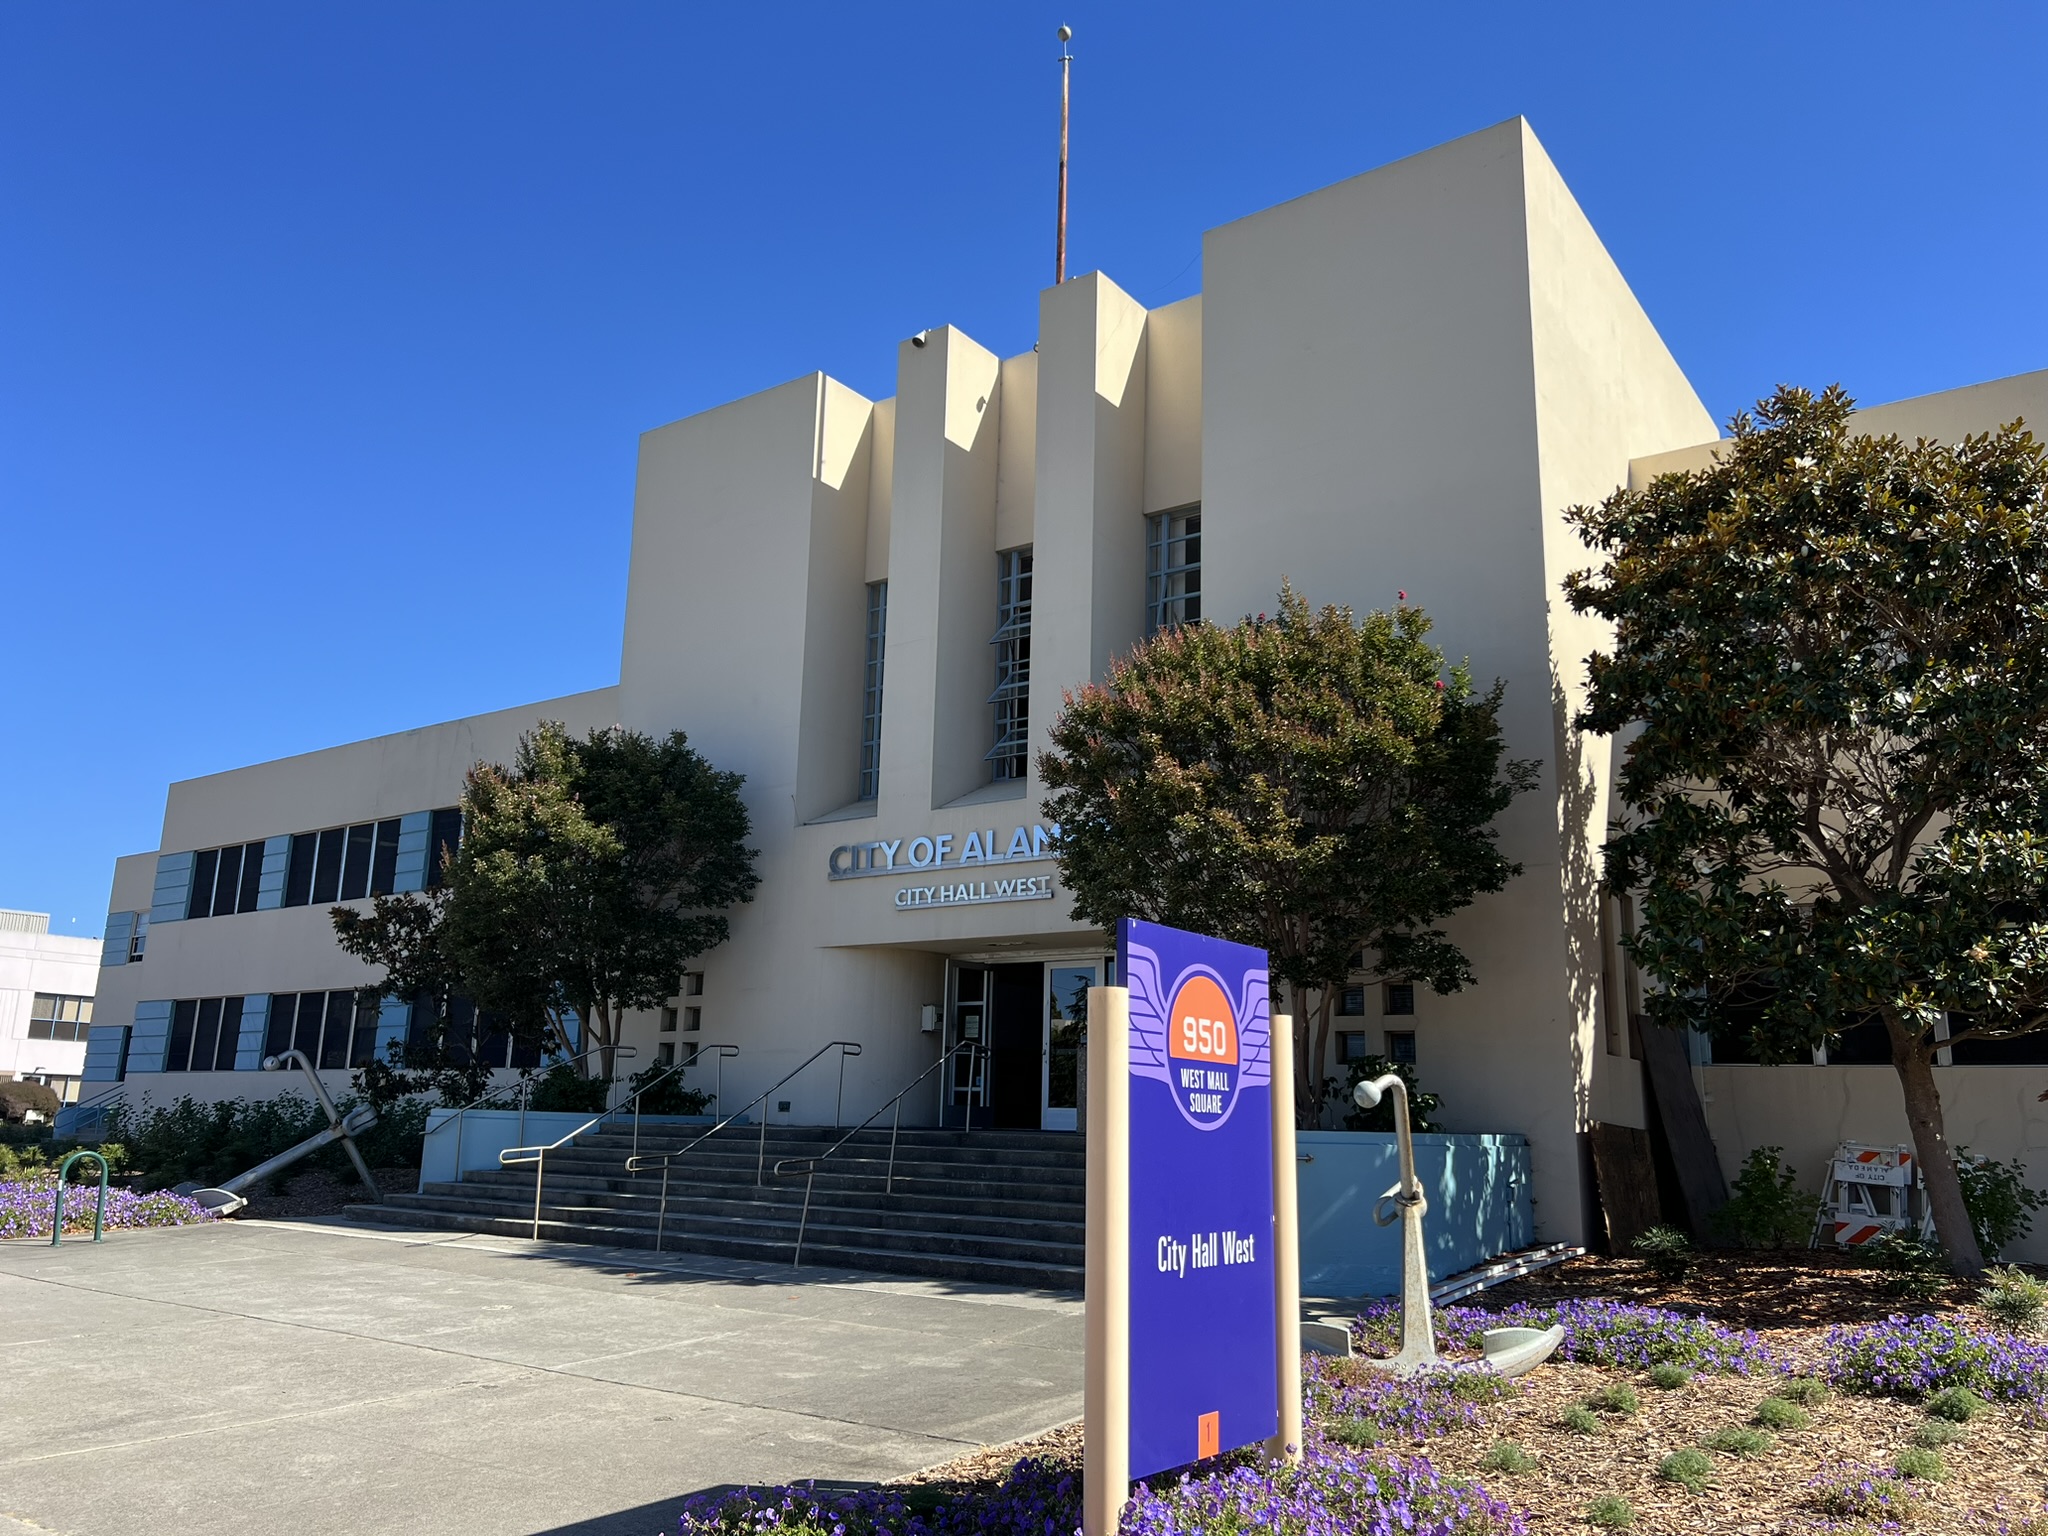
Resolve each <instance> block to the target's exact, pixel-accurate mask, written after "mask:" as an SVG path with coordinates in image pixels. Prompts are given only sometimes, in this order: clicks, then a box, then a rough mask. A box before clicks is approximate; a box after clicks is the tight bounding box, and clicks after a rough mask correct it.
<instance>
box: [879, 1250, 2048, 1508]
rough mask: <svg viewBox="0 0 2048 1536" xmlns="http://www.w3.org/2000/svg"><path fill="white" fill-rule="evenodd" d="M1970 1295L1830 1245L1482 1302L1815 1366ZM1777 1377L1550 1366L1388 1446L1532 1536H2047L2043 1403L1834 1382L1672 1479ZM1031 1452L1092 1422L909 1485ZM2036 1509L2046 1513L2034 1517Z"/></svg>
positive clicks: (1515, 1292) (988, 1481) (1576, 1274)
mask: <svg viewBox="0 0 2048 1536" xmlns="http://www.w3.org/2000/svg"><path fill="white" fill-rule="evenodd" d="M1974 1294H1975V1291H1974V1287H1972V1286H1970V1285H1967V1284H1964V1283H1961V1282H1958V1283H1956V1284H1954V1285H1953V1286H1951V1287H1949V1288H1948V1290H1947V1292H1946V1294H1944V1295H1942V1296H1940V1297H1938V1298H1936V1299H1934V1300H1931V1301H1924V1300H1923V1301H1917V1302H1912V1303H1907V1302H1903V1301H1901V1300H1899V1299H1898V1298H1896V1297H1894V1296H1891V1295H1888V1294H1886V1293H1885V1291H1884V1289H1883V1288H1882V1286H1881V1285H1880V1284H1879V1277H1877V1276H1875V1275H1873V1274H1872V1272H1871V1271H1870V1270H1868V1269H1861V1268H1857V1267H1855V1266H1853V1265H1852V1264H1850V1263H1848V1262H1846V1261H1844V1260H1842V1259H1840V1258H1838V1257H1837V1256H1835V1255H1833V1254H1827V1253H1805V1252H1785V1253H1778V1254H1768V1253H1767V1254H1756V1253H1744V1254H1703V1255H1700V1256H1699V1257H1698V1259H1697V1261H1696V1263H1695V1265H1694V1267H1693V1269H1692V1270H1691V1272H1690V1273H1689V1274H1688V1275H1687V1276H1686V1277H1685V1278H1684V1279H1682V1280H1676V1281H1672V1280H1666V1279H1662V1278H1660V1277H1659V1276H1658V1275H1656V1274H1655V1273H1654V1272H1653V1271H1652V1270H1651V1268H1650V1266H1649V1265H1648V1264H1646V1263H1644V1262H1642V1261H1639V1260H1634V1259H1608V1258H1586V1259H1580V1260H1576V1261H1574V1262H1572V1263H1569V1264H1565V1265H1561V1266H1559V1267H1557V1268H1555V1269H1551V1270H1547V1271H1543V1272H1541V1273H1539V1274H1536V1275H1532V1276H1528V1277H1525V1278H1523V1279H1520V1280H1516V1281H1513V1282H1510V1283H1509V1284H1506V1285H1502V1286H1498V1287H1496V1288H1494V1289H1493V1290H1491V1291H1488V1292H1485V1293H1484V1294H1483V1295H1480V1296H1477V1297H1474V1298H1471V1304H1472V1305H1475V1306H1482V1307H1484V1308H1486V1309H1487V1310H1489V1311H1491V1310H1497V1309H1500V1308H1504V1307H1508V1306H1511V1305H1513V1304H1515V1303H1518V1302H1519V1303H1527V1304H1530V1305H1534V1306H1539V1307H1542V1306H1553V1305H1556V1304H1558V1303H1561V1302H1566V1301H1574V1300H1582V1299H1592V1298H1599V1299H1604V1300H1607V1301H1614V1302H1624V1303H1628V1304H1632V1305H1637V1306H1652V1307H1659V1308H1664V1309H1667V1310H1670V1311H1674V1312H1681V1313H1692V1314H1696V1315H1698V1316H1701V1317H1703V1318H1706V1319H1709V1320H1711V1321H1713V1322H1715V1323H1718V1324H1720V1325H1722V1326H1724V1327H1729V1328H1736V1329H1750V1330H1754V1331H1755V1332H1756V1334H1757V1335H1758V1337H1759V1340H1760V1342H1761V1343H1762V1344H1763V1346H1764V1347H1766V1348H1767V1349H1769V1350H1770V1351H1772V1352H1773V1353H1774V1354H1776V1355H1778V1356H1779V1357H1781V1358H1784V1359H1787V1360H1789V1361H1791V1362H1793V1363H1794V1365H1795V1368H1797V1369H1800V1370H1811V1371H1812V1372H1814V1373H1816V1374H1818V1372H1819V1370H1820V1364H1821V1360H1822V1357H1823V1353H1824V1351H1823V1341H1824V1339H1825V1336H1826V1333H1827V1330H1828V1329H1829V1328H1830V1327H1832V1326H1836V1325H1844V1324H1846V1325H1852V1326H1853V1325H1859V1324H1867V1323H1874V1322H1879V1321H1881V1320H1883V1319H1884V1318H1886V1317H1889V1316H1892V1315H1894V1314H1899V1313H1906V1314H1910V1315H1917V1314H1920V1313H1929V1312H1932V1313H1937V1314H1947V1315H1951V1316H1953V1317H1954V1319H1955V1320H1956V1321H1958V1322H1964V1323H1968V1324H1970V1325H1972V1326H1977V1327H1985V1328H1992V1327H1995V1325H1994V1324H1992V1322H1991V1321H1990V1319H1988V1318H1986V1317H1985V1316H1983V1315H1982V1314H1981V1313H1980V1312H1979V1311H1978V1310H1977V1309H1976V1308H1975V1307H1974V1306H1973V1305H1972V1304H1971V1302H1972V1298H1973V1297H1974ZM1782 1380H1783V1378H1781V1377H1779V1376H1777V1375H1775V1374H1770V1373H1764V1374H1758V1375H1750V1376H1743V1375H1733V1374H1716V1373H1701V1374H1697V1375H1694V1376H1692V1377H1690V1378H1689V1379H1688V1380H1686V1381H1685V1382H1684V1384H1683V1385H1681V1386H1678V1387H1675V1388H1671V1389H1659V1388H1658V1387H1656V1386H1654V1385H1652V1384H1651V1382H1650V1380H1649V1378H1648V1374H1647V1372H1645V1371H1640V1370H1621V1369H1609V1368H1604V1367H1599V1366H1593V1365H1584V1364H1573V1363H1567V1362H1558V1361H1552V1362H1550V1363H1548V1364H1545V1365H1543V1366H1541V1367H1539V1368H1538V1369H1537V1370H1536V1371H1534V1372H1533V1373H1531V1374H1530V1375H1528V1376H1526V1377H1523V1378H1521V1380H1520V1381H1518V1382H1516V1383H1513V1384H1512V1386H1511V1390H1510V1391H1509V1392H1508V1393H1507V1394H1506V1395H1505V1396H1504V1397H1503V1398H1502V1400H1501V1401H1499V1402H1497V1403H1490V1404H1486V1405H1484V1406H1483V1407H1482V1409H1481V1410H1480V1412H1479V1414H1478V1422H1477V1423H1475V1424H1470V1425H1462V1426H1458V1427H1454V1428H1451V1429H1450V1430H1448V1432H1446V1433H1443V1434H1440V1435H1436V1436H1434V1437H1432V1438H1430V1439H1428V1440H1427V1441H1425V1442H1422V1443H1419V1444H1416V1443H1413V1442H1403V1441H1398V1440H1394V1441H1389V1442H1387V1443H1386V1446H1385V1448H1386V1449H1387V1450H1388V1451H1389V1452H1391V1453H1393V1454H1397V1455H1407V1454H1417V1453H1419V1454H1422V1455H1426V1456H1427V1457H1428V1458H1429V1459H1430V1461H1431V1462H1432V1463H1434V1465H1435V1466H1436V1467H1437V1468H1438V1470H1439V1471H1440V1472H1442V1473H1443V1474H1445V1475H1446V1476H1448V1477H1455V1478H1469V1479H1471V1480H1474V1481H1476V1482H1479V1483H1482V1484H1484V1485H1485V1486H1486V1487H1487V1488H1488V1489H1490V1490H1491V1491H1492V1492H1493V1493H1494V1494H1496V1495H1497V1496H1499V1497H1500V1498H1502V1499H1505V1500H1507V1501H1508V1502H1509V1503H1510V1504H1511V1505H1512V1506H1513V1507H1514V1508H1515V1509H1516V1510H1517V1511H1519V1512H1520V1514H1521V1516H1522V1518H1523V1520H1524V1521H1525V1522H1526V1528H1527V1530H1528V1531H1529V1532H1530V1533H1532V1536H1561V1533H1565V1532H1572V1533H1575V1536H1584V1533H1586V1532H1588V1531H1592V1530H1596V1529H1598V1527H1597V1526H1595V1525H1594V1524H1592V1523H1590V1522H1589V1519H1588V1514H1589V1509H1590V1506H1591V1505H1592V1504H1593V1503H1594V1501H1595V1500H1597V1499H1599V1498H1601V1497H1602V1496H1603V1495H1606V1496H1613V1497H1617V1498H1619V1499H1622V1500H1625V1501H1626V1502H1627V1505H1628V1507H1629V1515H1630V1517H1631V1520H1632V1523H1630V1524H1628V1525H1627V1526H1625V1527H1622V1528H1625V1529H1628V1530H1632V1531H1638V1532H1644V1533H1653V1536H1663V1533H1673V1536H1677V1533H1684V1536H1695V1533H1724V1532H1725V1533H1731V1536H1732V1533H1742V1536H1752V1533H1754V1536H1776V1533H1788V1536H1789V1533H1800V1536H1807V1533H1814V1532H1823V1531H1826V1532H1840V1533H1845V1536H1846V1533H1861V1532H1878V1531H1887V1532H1890V1531H1898V1532H1915V1533H1918V1532H1925V1533H1929V1536H1963V1533H1971V1536H1998V1533H2000V1532H2001V1531H2003V1530H2007V1529H2010V1530H2011V1531H2013V1532H2014V1533H2015V1536H2048V1518H2043V1516H2044V1510H2048V1417H2044V1415H2043V1409H2042V1407H2041V1405H2038V1404H2035V1405H2027V1404H2012V1403H1993V1404H1990V1405H1989V1406H1988V1407H1986V1408H1985V1409H1984V1411H1983V1412H1982V1413H1981V1414H1979V1415H1978V1416H1977V1417H1976V1418H1974V1419H1973V1420H1971V1421H1970V1422H1968V1423H1965V1424H1958V1425H1953V1426H1947V1425H1946V1421H1937V1420H1934V1419H1932V1418H1931V1417H1930V1415H1929V1413H1928V1411H1927V1409H1926V1408H1925V1407H1924V1406H1923V1405H1921V1404H1919V1403H1915V1402H1908V1401H1902V1400H1899V1399H1895V1398H1884V1397H1865V1396H1854V1395H1848V1394H1845V1393H1843V1392H1841V1391H1834V1390H1831V1391H1829V1392H1827V1393H1826V1395H1825V1396H1824V1397H1820V1398H1818V1399H1817V1400H1815V1401H1811V1402H1809V1403H1807V1404H1806V1405H1805V1413H1806V1415H1807V1419H1808V1422H1806V1423H1805V1424H1803V1425H1800V1426H1798V1427H1783V1428H1776V1429H1765V1430H1761V1431H1759V1432H1760V1433H1761V1434H1762V1435H1763V1436H1764V1440H1763V1443H1762V1444H1761V1445H1760V1446H1757V1447H1754V1448H1753V1449H1752V1453H1751V1454H1750V1455H1747V1456H1743V1455H1737V1454H1732V1453H1729V1452H1724V1451H1709V1452H1708V1453H1707V1455H1708V1459H1709V1463H1710V1470H1709V1471H1708V1474H1707V1481H1706V1484H1705V1486H1704V1488H1703V1489H1702V1490H1701V1491H1691V1490H1689V1489H1687V1488H1686V1487H1684V1486H1682V1485H1680V1484H1678V1483H1676V1482H1672V1481H1670V1480H1668V1479H1667V1478H1665V1477H1662V1476H1660V1475H1659V1471H1658V1468H1659V1464H1660V1463H1661V1462H1662V1461H1663V1460H1664V1458H1665V1457H1666V1456H1668V1455H1670V1454H1671V1453H1673V1452H1677V1451H1683V1450H1687V1449H1693V1448H1700V1447H1702V1445H1703V1442H1705V1441H1707V1440H1708V1439H1709V1438H1711V1437H1713V1436H1715V1435H1716V1433H1717V1432H1723V1431H1728V1430H1732V1429H1744V1428H1748V1429H1755V1428H1756V1426H1755V1424H1754V1417H1755V1415H1756V1412H1757V1408H1758V1404H1759V1403H1760V1402H1761V1401H1762V1400H1763V1399H1764V1398H1765V1397H1767V1396H1770V1395H1772V1391H1773V1388H1774V1386H1776V1385H1778V1384H1780V1383H1781V1381H1782ZM1616 1384H1626V1385H1627V1386H1629V1387H1631V1388H1632V1389H1633V1390H1634V1392H1635V1395H1636V1399H1637V1403H1638V1406H1637V1408H1636V1410H1635V1411H1633V1412H1612V1411H1607V1412H1597V1413H1595V1414H1594V1419H1595V1421H1596V1422H1595V1427H1594V1428H1593V1429H1592V1430H1591V1432H1590V1433H1586V1432H1578V1431H1575V1430H1573V1429H1571V1428H1568V1427H1566V1425H1565V1424H1564V1423H1563V1422H1562V1421H1563V1419H1564V1416H1565V1414H1566V1412H1567V1410H1569V1409H1572V1408H1573V1407H1575V1406H1584V1405H1585V1404H1586V1402H1587V1399H1588V1398H1589V1397H1591V1396H1593V1395H1594V1394H1596V1393H1598V1392H1599V1391H1600V1389H1602V1388H1609V1387H1612V1386H1614V1385H1616ZM1930 1425H1932V1426H1933V1428H1931V1429H1930V1428H1929V1426H1930ZM1583 1427H1584V1426H1583V1420H1582V1421H1581V1429H1583ZM1312 1433H1313V1431H1312ZM1945 1433H1946V1434H1952V1435H1953V1436H1954V1439H1953V1443H1950V1444H1947V1445H1945V1446H1941V1447H1940V1448H1939V1449H1938V1450H1937V1451H1936V1454H1937V1455H1939V1457H1940V1459H1941V1471H1942V1472H1943V1474H1944V1476H1943V1477H1942V1478H1940V1479H1938V1480H1937V1479H1935V1478H1910V1479H1906V1480H1905V1481H1904V1482H1903V1484H1902V1485H1901V1486H1902V1488H1903V1490H1904V1493H1905V1502H1904V1504H1903V1507H1899V1508H1895V1509H1893V1510H1891V1511H1888V1512H1884V1513H1880V1514H1875V1515H1865V1516H1855V1515H1847V1514H1845V1513H1844V1512H1843V1511H1842V1510H1840V1509H1835V1510H1832V1511H1831V1510H1830V1509H1828V1508H1827V1507H1826V1506H1825V1504H1824V1502H1823V1500H1822V1498H1821V1495H1820V1493H1819V1492H1818V1490H1817V1487H1816V1480H1817V1479H1823V1478H1825V1477H1829V1476H1835V1477H1839V1476H1841V1475H1842V1474H1844V1473H1847V1472H1851V1471H1853V1470H1856V1469H1888V1468H1891V1467H1893V1466H1895V1465H1896V1463H1897V1461H1898V1459H1899V1457H1900V1454H1901V1453H1902V1452H1907V1451H1909V1449H1910V1448H1913V1447H1915V1445H1916V1441H1918V1442H1921V1443H1923V1444H1924V1442H1925V1441H1927V1440H1930V1439H1938V1438H1940V1436H1942V1435H1943V1434H1945ZM1503 1441H1510V1442H1513V1443H1514V1444H1515V1445H1517V1446H1519V1447H1520V1448H1521V1449H1522V1450H1523V1451H1524V1452H1526V1453H1527V1455H1528V1456H1529V1458H1531V1462H1532V1464H1531V1465H1530V1466H1529V1467H1528V1469H1527V1470H1524V1471H1521V1472H1518V1473H1511V1472H1507V1471H1503V1470H1500V1468H1499V1467H1498V1466H1494V1467H1489V1466H1487V1465H1486V1464H1485V1463H1486V1461H1487V1459H1488V1457H1489V1453H1496V1447H1498V1446H1499V1445H1500V1443H1501V1442H1503ZM1496 1454H1497V1453H1496ZM1027 1455H1028V1456H1034V1457H1044V1458H1049V1459H1051V1460H1053V1461H1055V1462H1059V1463H1062V1464H1068V1465H1072V1466H1074V1467H1076V1468H1078V1466H1079V1464H1080V1457H1081V1431H1080V1426H1079V1425H1078V1424H1069V1425H1063V1426H1061V1427H1060V1428H1059V1429H1056V1430H1053V1431H1052V1432H1051V1433H1049V1434H1047V1435H1044V1436H1041V1437H1038V1438H1037V1439H1035V1440H1031V1441H1026V1442H1021V1443H1019V1444H1015V1445H1009V1446H999V1447H991V1448H988V1449H985V1450H981V1451H977V1452H974V1453H972V1454H970V1455H968V1456H964V1457H961V1458H960V1459H958V1460H956V1461H953V1462H950V1463H947V1464H946V1465H944V1466H941V1467H934V1468H932V1469H930V1470H928V1471H926V1472H922V1473H919V1474H917V1475H916V1476H915V1477H913V1478H910V1479H906V1480H905V1482H906V1483H907V1484H910V1485H925V1486H926V1487H932V1486H934V1485H935V1486H936V1487H942V1488H944V1489H946V1490H947V1491H948V1492H949V1493H962V1492H973V1491H978V1490H985V1489H990V1488H993V1487H995V1485H996V1484H997V1483H998V1482H999V1481H1000V1480H1001V1478H1002V1477H1003V1475H1004V1473H1005V1472H1006V1471H1007V1470H1008V1469H1009V1468H1010V1467H1011V1466H1013V1465H1014V1464H1015V1463H1016V1462H1017V1460H1018V1459H1019V1458H1020V1457H1023V1456H1027ZM2029 1520H2037V1521H2039V1522H2040V1523H2039V1524H2026V1523H2023V1522H2027V1521H2029Z"/></svg>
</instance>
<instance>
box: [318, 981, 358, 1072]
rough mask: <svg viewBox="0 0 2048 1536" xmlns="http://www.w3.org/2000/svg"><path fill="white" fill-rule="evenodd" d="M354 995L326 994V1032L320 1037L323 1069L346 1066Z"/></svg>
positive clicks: (346, 993) (352, 1020)
mask: <svg viewBox="0 0 2048 1536" xmlns="http://www.w3.org/2000/svg"><path fill="white" fill-rule="evenodd" d="M354 1013H355V994H354V993H353V992H330V993H328V994H327V1031H326V1033H325V1034H323V1035H322V1036H321V1037H320V1065H321V1066H323V1067H345V1066H347V1065H348V1045H349V1039H348V1036H349V1026H350V1025H351V1024H352V1023H353V1022H354V1019H353V1017H352V1016H353V1014H354Z"/></svg>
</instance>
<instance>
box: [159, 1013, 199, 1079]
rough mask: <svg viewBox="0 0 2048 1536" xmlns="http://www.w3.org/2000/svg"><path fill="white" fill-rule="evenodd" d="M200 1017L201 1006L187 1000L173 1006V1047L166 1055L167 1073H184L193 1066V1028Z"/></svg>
mask: <svg viewBox="0 0 2048 1536" xmlns="http://www.w3.org/2000/svg"><path fill="white" fill-rule="evenodd" d="M198 1016H199V1004H198V1002H197V1001H196V1000H195V999H191V998H187V999H186V1000H184V1001H183V1002H178V1003H173V1004H172V1005H171V1045H170V1049H169V1050H168V1051H166V1052H165V1053H164V1070H165V1071H166V1072H183V1071H185V1070H186V1069H187V1068H189V1067H190V1066H191V1065H192V1026H193V1024H194V1022H195V1021H196V1020H197V1019H198Z"/></svg>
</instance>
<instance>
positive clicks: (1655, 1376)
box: [1650, 1360, 1692, 1392]
mask: <svg viewBox="0 0 2048 1536" xmlns="http://www.w3.org/2000/svg"><path fill="white" fill-rule="evenodd" d="M1691 1380H1692V1372H1691V1371H1688V1370H1687V1369H1686V1368H1685V1367H1684V1366H1682V1365H1676V1364H1673V1363H1672V1362H1671V1361H1669V1360H1659V1361H1658V1362H1657V1363H1656V1364H1655V1365H1653V1366H1651V1367H1650V1385H1651V1386H1653V1387H1657V1388H1659V1389H1660V1390H1662V1391H1665V1392H1676V1391H1677V1390H1678V1389H1679V1388H1680V1387H1682V1386H1684V1385H1685V1384H1686V1383H1687V1382H1689V1381H1691Z"/></svg>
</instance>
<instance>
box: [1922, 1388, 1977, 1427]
mask: <svg viewBox="0 0 2048 1536" xmlns="http://www.w3.org/2000/svg"><path fill="white" fill-rule="evenodd" d="M1921 1406H1922V1407H1924V1408H1925V1409H1926V1410H1927V1412H1928V1413H1929V1415H1930V1416H1932V1417H1934V1418H1937V1419H1947V1420H1948V1421H1949V1423H1951V1424H1967V1423H1969V1422H1970V1420H1972V1419H1974V1418H1976V1417H1977V1416H1978V1415H1979V1414H1981V1413H1984V1412H1985V1411H1986V1410H1988V1409H1989V1408H1990V1407H1991V1405H1990V1404H1989V1403H1987V1402H1986V1401H1985V1400H1984V1399H1983V1398H1981V1397H1979V1396H1978V1395H1977V1394H1976V1393H1975V1392H1972V1391H1971V1390H1970V1389H1969V1388H1968V1387H1943V1388H1942V1389H1941V1390H1940V1391H1939V1392H1936V1393H1933V1394H1932V1395H1930V1396H1929V1397H1928V1399H1927V1401H1926V1402H1925V1403H1923V1404H1922V1405H1921Z"/></svg>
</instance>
